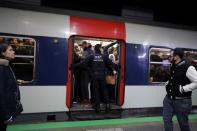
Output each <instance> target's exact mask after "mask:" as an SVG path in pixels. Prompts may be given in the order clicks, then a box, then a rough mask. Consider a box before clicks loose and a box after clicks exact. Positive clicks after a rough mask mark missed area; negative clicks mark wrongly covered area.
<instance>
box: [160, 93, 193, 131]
mask: <svg viewBox="0 0 197 131" xmlns="http://www.w3.org/2000/svg"><path fill="white" fill-rule="evenodd" d="M191 109H192V101H191V99H180V100H171V99H169V98H168V97H167V96H166V97H165V98H164V100H163V121H164V128H165V131H173V122H172V117H173V115H174V114H175V115H176V116H177V120H178V123H179V126H180V129H181V131H190V127H189V123H188V115H189V113H190V111H191Z"/></svg>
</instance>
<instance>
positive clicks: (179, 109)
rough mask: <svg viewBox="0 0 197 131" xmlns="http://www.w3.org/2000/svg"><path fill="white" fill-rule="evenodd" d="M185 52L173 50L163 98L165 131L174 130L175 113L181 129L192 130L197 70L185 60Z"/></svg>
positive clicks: (178, 49) (184, 130) (177, 49)
mask: <svg viewBox="0 0 197 131" xmlns="http://www.w3.org/2000/svg"><path fill="white" fill-rule="evenodd" d="M183 55H184V52H183V50H182V49H180V48H176V49H175V50H174V52H173V56H172V57H173V58H172V66H171V69H170V77H169V80H168V82H167V85H166V91H167V95H166V97H165V98H164V100H163V120H164V128H165V131H173V123H172V117H173V115H174V114H175V115H176V116H177V120H178V123H179V126H180V128H181V131H190V127H189V123H188V115H189V113H190V111H191V109H192V100H191V95H192V90H194V89H196V88H197V71H196V69H195V68H194V66H191V65H190V64H188V63H187V62H186V61H185V60H183Z"/></svg>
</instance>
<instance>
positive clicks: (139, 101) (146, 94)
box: [123, 23, 197, 108]
mask: <svg viewBox="0 0 197 131" xmlns="http://www.w3.org/2000/svg"><path fill="white" fill-rule="evenodd" d="M125 26H126V43H127V52H126V86H125V102H124V105H123V108H145V107H162V105H163V104H162V102H163V98H164V96H165V95H166V91H165V87H164V85H162V84H160V85H149V84H148V76H144V77H143V75H148V67H149V60H148V58H149V56H148V55H149V54H148V53H147V52H148V50H149V47H150V46H151V45H153V46H166V47H170V48H175V47H186V48H192V49H197V46H196V41H197V37H196V36H197V32H196V31H188V30H180V29H172V28H163V27H157V26H148V25H140V24H132V23H126V25H125ZM131 43H133V44H139V47H140V48H134V47H135V46H136V45H132V44H131ZM142 49H143V50H142ZM140 50H141V51H140ZM143 54H144V55H143ZM141 56H143V57H141ZM139 64H140V65H139ZM141 64H145V65H144V67H143V68H144V69H143V68H142V66H141ZM136 66H137V67H136ZM132 68H135V69H137V70H135V71H134V69H132ZM140 68H141V69H140ZM134 78H138V79H141V80H136V81H135V80H134ZM133 80H134V81H133ZM192 100H193V105H197V90H195V91H193V95H192Z"/></svg>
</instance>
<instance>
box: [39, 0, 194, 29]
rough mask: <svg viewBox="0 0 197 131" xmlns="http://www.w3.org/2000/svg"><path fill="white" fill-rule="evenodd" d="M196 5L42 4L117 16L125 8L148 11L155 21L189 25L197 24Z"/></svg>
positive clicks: (152, 0)
mask: <svg viewBox="0 0 197 131" xmlns="http://www.w3.org/2000/svg"><path fill="white" fill-rule="evenodd" d="M195 5H196V4H195V2H194V1H191V0H187V1H186V0H113V1H111V0H80V1H79V0H68V1H66V0H42V6H49V7H56V8H65V9H74V10H80V11H88V12H95V13H102V14H109V15H115V16H123V15H124V14H122V11H123V10H130V11H138V12H142V13H143V12H144V13H147V12H148V13H151V14H152V15H153V17H152V20H153V21H158V22H168V23H173V24H180V25H189V26H197V20H196V16H197V7H195ZM142 13H141V14H142ZM123 17H124V16H123Z"/></svg>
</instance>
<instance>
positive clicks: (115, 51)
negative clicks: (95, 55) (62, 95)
mask: <svg viewBox="0 0 197 131" xmlns="http://www.w3.org/2000/svg"><path fill="white" fill-rule="evenodd" d="M84 42H86V43H89V44H87V45H88V47H89V48H90V49H91V51H92V52H94V48H95V45H97V44H100V45H101V48H102V53H104V54H106V55H108V57H109V59H111V61H112V62H113V63H114V64H119V63H120V61H121V56H120V54H121V53H120V52H122V51H121V44H120V42H119V41H118V40H115V39H104V38H93V37H82V36H73V39H72V44H73V46H72V47H73V48H72V50H73V51H72V52H73V53H72V64H73V65H77V63H79V62H81V61H83V60H84V59H85V57H86V56H85V55H86V53H85V52H84V49H86V48H87V47H86V46H84V45H85V44H84ZM86 68H88V67H86V66H85V67H84V66H81V67H78V68H75V70H72V71H71V72H72V73H71V74H72V77H71V78H72V79H71V81H72V84H71V85H72V89H71V90H72V93H71V99H72V105H73V104H74V105H73V106H74V107H76V105H78V103H82V104H87V101H84V98H83V97H84V96H83V95H84V94H82V93H85V91H84V90H83V89H82V87H81V86H82V84H84V83H83V82H82V81H83V80H82V77H83V78H84V77H85V75H83V73H84V72H83V71H84V70H86ZM86 73H92V72H86ZM108 73H110V71H109V70H107V71H106V72H105V74H106V75H107V74H108ZM112 73H113V71H112ZM120 74H121V73H120V71H117V74H116V75H115V76H114V83H113V84H111V85H108V86H113V87H108V88H109V97H110V101H111V103H114V104H115V103H116V102H117V101H118V100H117V98H118V96H119V94H118V93H119V85H120ZM86 75H88V76H90V74H86ZM91 75H92V74H91ZM86 84H87V83H86ZM91 88H92V85H91V83H90V81H89V82H88V100H90V101H89V103H91V102H93V93H92V89H91ZM86 92H87V91H86ZM86 97H87V96H86ZM86 99H87V98H86Z"/></svg>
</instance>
